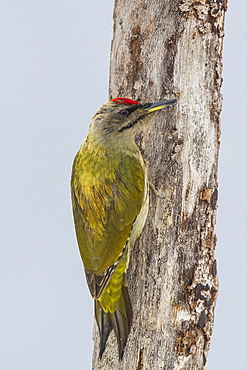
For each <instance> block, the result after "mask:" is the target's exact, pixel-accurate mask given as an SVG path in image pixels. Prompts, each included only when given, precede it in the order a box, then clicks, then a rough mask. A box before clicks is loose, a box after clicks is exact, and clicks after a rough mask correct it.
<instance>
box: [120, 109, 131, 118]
mask: <svg viewBox="0 0 247 370" xmlns="http://www.w3.org/2000/svg"><path fill="white" fill-rule="evenodd" d="M118 113H119V114H121V116H124V117H127V116H128V115H129V114H130V113H129V111H128V110H127V109H123V110H120V112H118Z"/></svg>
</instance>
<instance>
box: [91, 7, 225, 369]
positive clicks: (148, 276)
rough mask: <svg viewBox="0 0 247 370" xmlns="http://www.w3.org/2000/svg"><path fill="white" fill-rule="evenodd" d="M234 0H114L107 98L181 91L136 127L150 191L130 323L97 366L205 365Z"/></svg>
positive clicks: (133, 269)
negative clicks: (228, 18)
mask: <svg viewBox="0 0 247 370" xmlns="http://www.w3.org/2000/svg"><path fill="white" fill-rule="evenodd" d="M226 7H227V0H201V1H200V0H199V1H198V0H197V1H195V0H152V1H148V0H132V1H123V0H116V1H115V9H114V35H113V41H112V50H111V68H110V98H112V97H122V96H123V97H128V98H133V99H135V100H137V99H140V100H141V101H142V102H153V101H159V100H164V99H167V98H168V99H169V98H177V99H178V100H179V101H178V103H177V104H176V105H174V106H171V107H169V108H167V109H165V110H163V111H162V112H158V113H155V114H153V120H152V121H151V123H150V125H149V127H148V129H147V130H145V132H143V133H141V134H140V135H138V136H137V138H136V139H137V143H138V146H139V147H140V148H141V151H142V153H143V156H144V158H145V161H146V163H147V167H148V174H149V180H150V181H151V182H152V183H153V184H154V185H155V187H156V189H157V190H158V191H159V192H160V193H161V194H163V195H164V196H165V199H160V198H158V197H157V196H155V194H154V193H152V192H151V194H150V195H151V199H150V209H149V215H148V219H147V222H146V226H145V228H144V230H143V232H142V235H141V237H140V238H139V240H138V241H137V243H136V244H135V247H134V249H133V251H132V253H131V259H130V266H129V270H128V281H129V292H130V297H131V301H132V305H133V315H134V318H133V325H132V329H131V333H130V336H129V339H128V342H127V346H126V350H125V354H124V358H123V360H122V361H121V362H119V360H118V351H117V341H116V337H115V336H114V333H111V335H110V338H109V340H108V342H107V346H106V352H105V353H104V355H103V358H102V360H99V359H98V351H99V338H98V329H97V328H96V327H95V328H94V339H95V348H94V355H93V369H94V370H96V369H106V370H108V369H109V370H110V369H112V370H116V369H122V370H123V369H124V370H150V369H154V370H156V369H157V370H158V369H165V370H169V369H170V370H175V369H176V370H177V369H203V368H204V365H205V363H206V359H207V355H208V350H209V341H210V338H211V335H212V328H213V321H214V308H215V303H216V295H217V290H218V282H217V271H216V261H215V257H214V249H215V244H216V236H215V234H214V226H215V217H216V205H217V193H218V191H217V163H218V149H219V136H220V112H221V105H222V101H221V100H222V99H221V94H220V88H221V82H222V78H221V74H222V41H223V35H224V15H225V11H226Z"/></svg>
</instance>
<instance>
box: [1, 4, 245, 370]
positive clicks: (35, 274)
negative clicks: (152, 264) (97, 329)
mask: <svg viewBox="0 0 247 370" xmlns="http://www.w3.org/2000/svg"><path fill="white" fill-rule="evenodd" d="M0 9H1V14H0V28H1V30H0V59H1V60H0V66H1V69H0V89H1V90H0V105H1V109H0V112H1V113H0V114H1V126H0V130H1V131H0V139H1V145H0V152H1V161H0V166H1V168H0V171H1V172H0V173H1V183H0V187H1V189H0V197H1V221H0V228H1V249H0V253H1V256H0V297H1V300H0V369H1V370H57V369H59V370H82V369H83V370H84V369H85V370H86V369H90V368H91V352H92V346H93V341H92V339H91V338H92V334H91V333H92V325H93V301H92V299H91V298H90V295H89V293H88V289H87V287H86V283H85V278H84V271H83V268H82V264H81V261H80V258H79V253H78V250H77V245H76V241H75V236H74V227H73V222H72V216H71V205H70V192H69V181H70V171H71V164H72V161H73V157H74V155H75V153H76V151H77V149H78V148H79V146H80V144H81V142H82V140H83V139H84V137H85V135H86V132H87V127H88V124H89V122H90V119H91V116H92V115H93V114H94V112H95V111H96V110H97V109H98V108H99V107H100V105H101V104H102V103H104V102H105V101H106V100H107V99H108V70H109V54H110V43H111V38H112V9H113V0H104V1H102V0H95V1H93V2H90V1H85V0H73V1H71V0H49V1H48V0H40V1H34V0H22V1H19V0H15V1H14V0H8V1H4V0H2V1H1V7H0ZM246 14H247V2H246V0H234V1H233V0H229V10H228V12H227V16H226V37H225V40H224V87H223V89H222V93H223V94H224V109H223V114H222V135H221V150H220V163H219V209H218V217H217V235H218V243H217V250H216V256H217V261H218V273H219V279H220V291H219V296H218V301H217V309H216V320H215V329H214V334H213V339H212V344H211V350H210V355H209V360H208V364H207V370H233V369H234V370H235V369H237V370H246V368H247V367H246V366H247V365H246V346H247V339H246V332H247V320H246V314H247V307H246V306H247V298H246V284H247V268H246V265H247V248H246V247H247V224H246V221H247V205H246V204H247V202H246V189H247V172H246V167H247V140H246V135H247V120H246V101H245V100H246V97H245V94H246V86H247V76H246V66H247V44H246V40H247V22H246Z"/></svg>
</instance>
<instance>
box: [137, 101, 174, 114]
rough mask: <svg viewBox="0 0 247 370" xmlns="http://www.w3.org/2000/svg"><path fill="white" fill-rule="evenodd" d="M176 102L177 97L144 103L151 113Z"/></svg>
mask: <svg viewBox="0 0 247 370" xmlns="http://www.w3.org/2000/svg"><path fill="white" fill-rule="evenodd" d="M176 102H177V99H171V100H162V101H158V102H156V103H146V104H143V105H144V107H145V110H146V111H147V113H151V112H155V111H156V110H160V109H163V108H165V107H166V106H168V105H171V104H175V103H176Z"/></svg>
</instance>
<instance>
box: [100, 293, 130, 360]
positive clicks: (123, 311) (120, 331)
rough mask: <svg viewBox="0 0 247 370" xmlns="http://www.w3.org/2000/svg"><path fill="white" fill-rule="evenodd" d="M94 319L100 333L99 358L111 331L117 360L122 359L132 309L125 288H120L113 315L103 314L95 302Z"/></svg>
mask: <svg viewBox="0 0 247 370" xmlns="http://www.w3.org/2000/svg"><path fill="white" fill-rule="evenodd" d="M95 317H96V321H97V324H98V328H99V333H100V351H99V357H100V358H101V357H102V355H103V353H104V351H105V346H106V342H107V339H108V337H109V334H110V332H111V331H112V329H113V330H114V332H115V334H116V337H117V341H118V352H119V359H122V358H123V354H124V348H125V345H126V342H127V339H128V335H129V332H130V328H131V325H132V307H131V303H130V298H129V293H128V289H127V287H125V286H122V294H121V296H120V298H119V300H118V302H117V306H116V310H115V311H114V312H113V313H111V312H105V311H104V309H103V308H102V306H101V304H100V301H98V300H95Z"/></svg>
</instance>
